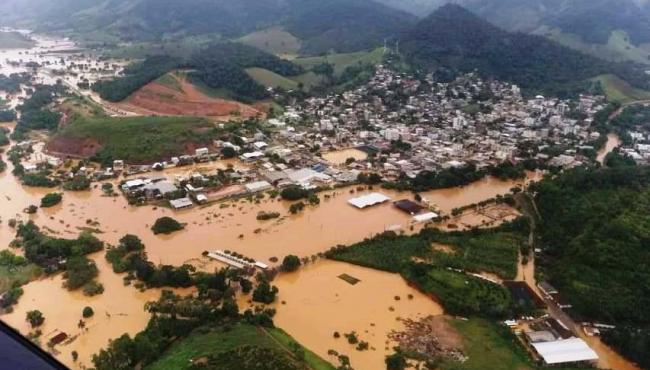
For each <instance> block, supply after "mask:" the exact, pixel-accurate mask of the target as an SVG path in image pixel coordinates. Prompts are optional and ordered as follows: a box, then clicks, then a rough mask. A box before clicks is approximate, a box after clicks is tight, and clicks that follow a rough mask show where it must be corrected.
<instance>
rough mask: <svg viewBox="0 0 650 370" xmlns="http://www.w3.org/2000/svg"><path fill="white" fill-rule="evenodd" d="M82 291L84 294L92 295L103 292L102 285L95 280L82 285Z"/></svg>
mask: <svg viewBox="0 0 650 370" xmlns="http://www.w3.org/2000/svg"><path fill="white" fill-rule="evenodd" d="M83 292H84V295H85V296H88V297H92V296H96V295H99V294H102V293H104V286H103V285H102V284H100V283H98V282H96V281H94V280H93V281H91V282H89V283H88V284H86V285H84V288H83Z"/></svg>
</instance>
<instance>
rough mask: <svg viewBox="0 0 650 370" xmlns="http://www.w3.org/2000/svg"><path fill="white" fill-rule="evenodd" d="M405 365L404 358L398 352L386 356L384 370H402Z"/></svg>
mask: <svg viewBox="0 0 650 370" xmlns="http://www.w3.org/2000/svg"><path fill="white" fill-rule="evenodd" d="M407 365H408V364H407V362H406V358H404V355H402V354H401V353H400V352H397V353H393V354H392V355H390V356H386V370H404V369H406V366H407Z"/></svg>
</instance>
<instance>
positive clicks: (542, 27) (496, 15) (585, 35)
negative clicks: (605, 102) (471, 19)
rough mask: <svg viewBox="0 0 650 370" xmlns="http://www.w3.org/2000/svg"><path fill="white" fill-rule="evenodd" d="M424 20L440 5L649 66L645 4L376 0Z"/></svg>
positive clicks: (636, 0) (621, 0) (630, 0)
mask: <svg viewBox="0 0 650 370" xmlns="http://www.w3.org/2000/svg"><path fill="white" fill-rule="evenodd" d="M377 1H379V2H382V3H384V4H386V5H388V6H391V7H395V8H397V9H401V10H404V11H408V12H410V13H412V14H415V15H417V16H421V17H424V16H426V15H427V14H429V13H431V12H432V11H434V10H435V9H437V8H438V7H440V6H442V5H444V4H446V3H454V4H458V5H461V6H463V7H464V8H466V9H469V10H470V11H471V12H473V13H474V14H477V15H478V16H480V17H481V18H483V19H486V20H487V21H489V22H490V23H492V24H495V25H497V26H499V27H500V28H503V29H506V30H509V31H521V32H526V33H531V34H536V35H541V36H545V37H547V38H549V39H551V40H554V41H556V42H559V43H561V44H562V45H565V46H568V47H571V48H573V49H576V50H579V51H583V52H586V53H589V54H591V55H594V56H596V57H599V58H602V59H605V60H612V61H634V62H637V63H645V64H650V2H649V1H648V0H377Z"/></svg>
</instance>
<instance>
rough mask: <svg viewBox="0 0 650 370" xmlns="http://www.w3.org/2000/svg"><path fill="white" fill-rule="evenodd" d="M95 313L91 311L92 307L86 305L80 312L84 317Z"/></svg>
mask: <svg viewBox="0 0 650 370" xmlns="http://www.w3.org/2000/svg"><path fill="white" fill-rule="evenodd" d="M94 314H95V311H93V309H92V307H89V306H86V307H84V310H83V312H82V314H81V315H82V316H83V318H84V319H87V318H89V317H92V316H93V315H94Z"/></svg>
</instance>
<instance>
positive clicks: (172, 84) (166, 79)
mask: <svg viewBox="0 0 650 370" xmlns="http://www.w3.org/2000/svg"><path fill="white" fill-rule="evenodd" d="M156 82H157V83H159V84H161V85H163V86H166V87H169V88H170V89H172V90H176V91H178V92H182V91H183V88H182V87H181V84H180V82H178V79H176V77H174V76H173V75H172V74H171V73H167V74H165V75H162V76H160V77H159V78H158V79H157V80H156Z"/></svg>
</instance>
